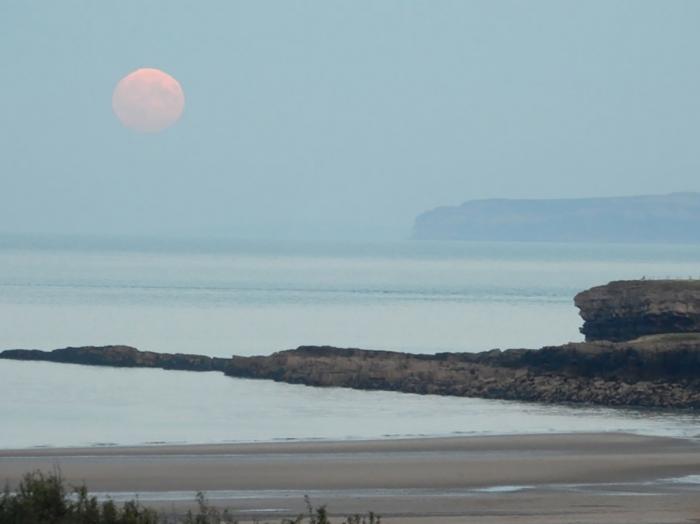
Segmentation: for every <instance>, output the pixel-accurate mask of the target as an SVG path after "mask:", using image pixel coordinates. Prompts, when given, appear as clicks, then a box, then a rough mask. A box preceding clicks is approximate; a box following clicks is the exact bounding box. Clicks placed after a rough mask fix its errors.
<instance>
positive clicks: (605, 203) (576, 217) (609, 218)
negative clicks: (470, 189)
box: [413, 193, 700, 243]
mask: <svg viewBox="0 0 700 524" xmlns="http://www.w3.org/2000/svg"><path fill="white" fill-rule="evenodd" d="M413 237H414V238H416V239H427V240H481V241H489V240H493V241H533V242H536V241H543V242H544V241H546V242H655V243H668V242H674V243H700V193H672V194H669V195H653V196H636V197H616V198H577V199H552V200H507V199H492V200H470V201H467V202H465V203H463V204H462V205H460V206H445V207H438V208H436V209H433V210H431V211H428V212H426V213H423V214H422V215H420V216H418V217H417V218H416V221H415V224H414V227H413Z"/></svg>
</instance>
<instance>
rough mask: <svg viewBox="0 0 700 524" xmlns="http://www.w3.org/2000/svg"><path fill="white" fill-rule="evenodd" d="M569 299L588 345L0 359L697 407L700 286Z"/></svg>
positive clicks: (626, 288) (80, 351) (67, 352)
mask: <svg viewBox="0 0 700 524" xmlns="http://www.w3.org/2000/svg"><path fill="white" fill-rule="evenodd" d="M575 302H576V305H577V306H578V307H579V308H580V309H581V316H582V317H583V318H584V320H585V324H584V327H583V328H582V331H583V332H584V333H585V334H586V338H587V340H588V341H587V342H582V343H570V344H564V345H562V346H552V347H544V348H542V349H539V350H528V349H509V350H506V351H501V350H497V349H496V350H491V351H485V352H483V353H438V354H436V355H412V354H407V353H399V352H392V351H371V350H362V349H354V348H334V347H329V346H302V347H299V348H297V349H294V350H288V351H280V352H278V353H273V354H272V355H269V356H255V357H239V356H234V357H232V358H231V359H222V358H211V357H207V356H201V355H184V354H167V353H165V354H161V353H153V352H149V351H139V350H137V349H135V348H132V347H128V346H106V347H83V348H64V349H57V350H55V351H51V352H44V351H36V350H10V351H4V352H2V353H0V358H12V359H20V360H47V361H51V362H70V363H74V364H89V365H98V366H117V367H152V368H163V369H182V370H190V371H224V372H225V373H226V374H227V375H229V376H232V377H245V378H259V379H270V380H276V381H279V382H288V383H292V384H307V385H309V386H321V387H346V388H356V389H368V390H388V391H402V392H407V393H421V394H436V395H455V396H466V397H482V398H493V399H507V400H527V401H538V402H579V403H589V404H601V405H608V406H648V407H664V408H693V409H695V408H700V282H697V281H671V280H666V281H628V282H611V283H610V284H608V285H606V286H600V287H595V288H592V289H589V290H588V291H584V292H583V293H579V294H578V295H577V296H576V299H575ZM695 331H698V333H695ZM641 335H646V336H641Z"/></svg>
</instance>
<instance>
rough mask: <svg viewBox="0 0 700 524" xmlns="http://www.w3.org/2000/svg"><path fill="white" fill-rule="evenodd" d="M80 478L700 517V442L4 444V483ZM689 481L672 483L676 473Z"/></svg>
mask: <svg viewBox="0 0 700 524" xmlns="http://www.w3.org/2000/svg"><path fill="white" fill-rule="evenodd" d="M54 467H59V468H60V470H61V472H62V474H63V476H64V477H65V478H66V479H67V480H68V481H69V482H71V483H74V484H81V483H85V484H86V485H87V486H88V488H89V489H90V491H92V492H99V493H103V494H107V493H109V494H111V495H112V496H113V497H115V498H117V500H119V497H132V496H133V494H134V493H138V494H139V497H140V499H141V500H142V501H143V502H144V503H145V504H146V505H151V506H155V507H158V508H159V509H162V510H165V511H182V510H183V509H185V508H186V507H189V506H191V505H192V498H191V497H192V494H193V493H194V492H196V491H200V490H201V491H205V492H207V495H208V497H209V498H210V500H211V501H212V503H213V504H214V505H216V506H219V507H231V508H233V509H235V510H236V511H237V512H238V514H239V515H240V516H241V517H243V518H251V517H253V516H255V517H258V518H263V519H270V520H272V521H275V520H277V521H278V520H279V519H280V518H281V517H282V516H286V515H292V514H295V513H298V512H299V511H301V510H302V509H303V496H304V494H308V495H309V496H310V497H311V499H312V502H313V503H314V504H318V505H320V504H328V507H329V508H330V510H331V513H333V514H339V515H345V514H349V513H354V512H363V511H366V510H373V511H376V512H378V513H380V514H382V515H383V516H384V517H385V518H384V522H387V523H392V522H394V523H399V522H401V523H406V524H409V523H412V524H424V523H427V522H441V523H444V524H452V523H458V522H469V523H501V522H523V523H530V522H532V523H534V522H538V523H543V524H544V523H549V522H552V523H553V522H581V523H587V522H591V523H594V522H595V523H603V522H610V523H622V522H634V523H635V524H642V523H647V522H649V523H651V522H654V523H666V522H668V523H676V522H692V520H690V519H700V497H698V495H700V483H696V480H700V478H699V479H693V478H692V477H689V476H692V475H700V443H698V442H695V441H691V440H684V439H675V438H660V437H642V436H635V435H627V434H618V433H614V434H569V435H518V436H489V437H464V438H435V439H406V440H382V441H347V442H320V441H319V442H287V443H265V444H263V443H259V444H222V445H188V446H143V447H109V448H69V449H29V450H5V451H0V481H7V482H9V483H10V484H11V485H14V484H16V483H17V481H18V479H19V478H20V477H21V475H22V474H23V473H25V472H27V471H31V470H34V469H44V470H48V469H51V468H54ZM682 477H688V478H686V479H685V480H680V481H671V480H668V479H679V478H682Z"/></svg>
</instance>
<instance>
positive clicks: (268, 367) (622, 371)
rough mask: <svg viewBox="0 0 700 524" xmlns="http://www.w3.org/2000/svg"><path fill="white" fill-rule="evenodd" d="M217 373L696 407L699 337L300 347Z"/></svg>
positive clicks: (239, 360) (237, 362)
mask: <svg viewBox="0 0 700 524" xmlns="http://www.w3.org/2000/svg"><path fill="white" fill-rule="evenodd" d="M225 373H226V374H227V375H230V376H233V377H246V378H262V379H272V380H276V381H280V382H288V383H293V384H306V385H309V386H322V387H349V388H356V389H367V390H389V391H401V392H405V393H420V394H436V395H455V396H463V397H480V398H491V399H505V400H526V401H538V402H576V403H589V404H602V405H608V406H647V407H666V408H668V407H673V408H700V334H692V335H684V334H683V335H659V336H651V337H644V338H640V339H638V340H634V341H630V342H618V343H615V342H583V343H572V344H565V345H563V346H553V347H544V348H542V349H539V350H527V349H510V350H507V351H500V350H493V351H487V352H483V353H439V354H436V355H411V354H407V353H398V352H389V351H368V350H361V349H342V348H333V347H314V346H307V347H300V348H297V349H294V350H289V351H281V352H278V353H274V354H272V355H269V356H256V357H233V358H232V359H231V362H230V364H229V366H228V367H227V368H226V371H225Z"/></svg>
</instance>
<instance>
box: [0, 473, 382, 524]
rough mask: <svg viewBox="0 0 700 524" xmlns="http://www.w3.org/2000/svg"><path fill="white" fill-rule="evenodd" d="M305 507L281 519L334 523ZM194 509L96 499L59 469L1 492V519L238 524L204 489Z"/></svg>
mask: <svg viewBox="0 0 700 524" xmlns="http://www.w3.org/2000/svg"><path fill="white" fill-rule="evenodd" d="M304 500H305V501H306V507H307V512H306V514H304V515H299V516H298V517H297V518H296V519H294V520H285V521H283V524H303V523H306V522H308V524H332V523H331V520H330V519H329V517H328V512H327V510H326V507H325V506H320V507H318V508H314V507H313V506H312V504H311V501H310V500H309V498H308V497H305V498H304ZM196 501H197V512H196V513H193V512H192V511H188V512H187V513H186V514H185V515H184V516H177V515H173V516H166V515H159V514H158V513H157V512H156V511H154V510H152V509H148V508H145V507H143V506H142V505H141V504H140V503H139V502H138V501H133V500H132V501H129V502H125V503H124V504H123V505H121V506H119V505H117V504H115V503H114V501H112V500H107V501H105V502H102V503H100V502H98V500H97V498H96V497H94V496H90V495H89V493H88V490H87V488H86V487H85V486H81V487H78V488H73V489H72V490H69V489H67V488H66V484H65V482H64V480H63V478H62V477H61V474H60V471H54V472H52V473H49V474H44V473H42V472H41V471H34V472H32V473H28V474H26V475H25V476H24V477H23V478H22V481H21V482H20V483H19V486H18V487H17V488H16V489H15V490H14V491H11V490H10V488H9V486H6V487H5V489H4V491H3V492H2V495H1V496H0V524H236V520H235V519H234V518H233V516H232V515H231V513H230V512H229V510H228V509H225V510H223V511H220V510H219V509H217V508H214V507H212V506H210V505H209V503H208V502H207V500H206V498H205V496H204V494H203V493H201V492H200V493H197V497H196ZM342 524H381V519H380V517H378V516H377V515H375V514H374V513H369V514H367V515H352V516H349V517H347V519H346V520H344V521H343V523H342Z"/></svg>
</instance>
